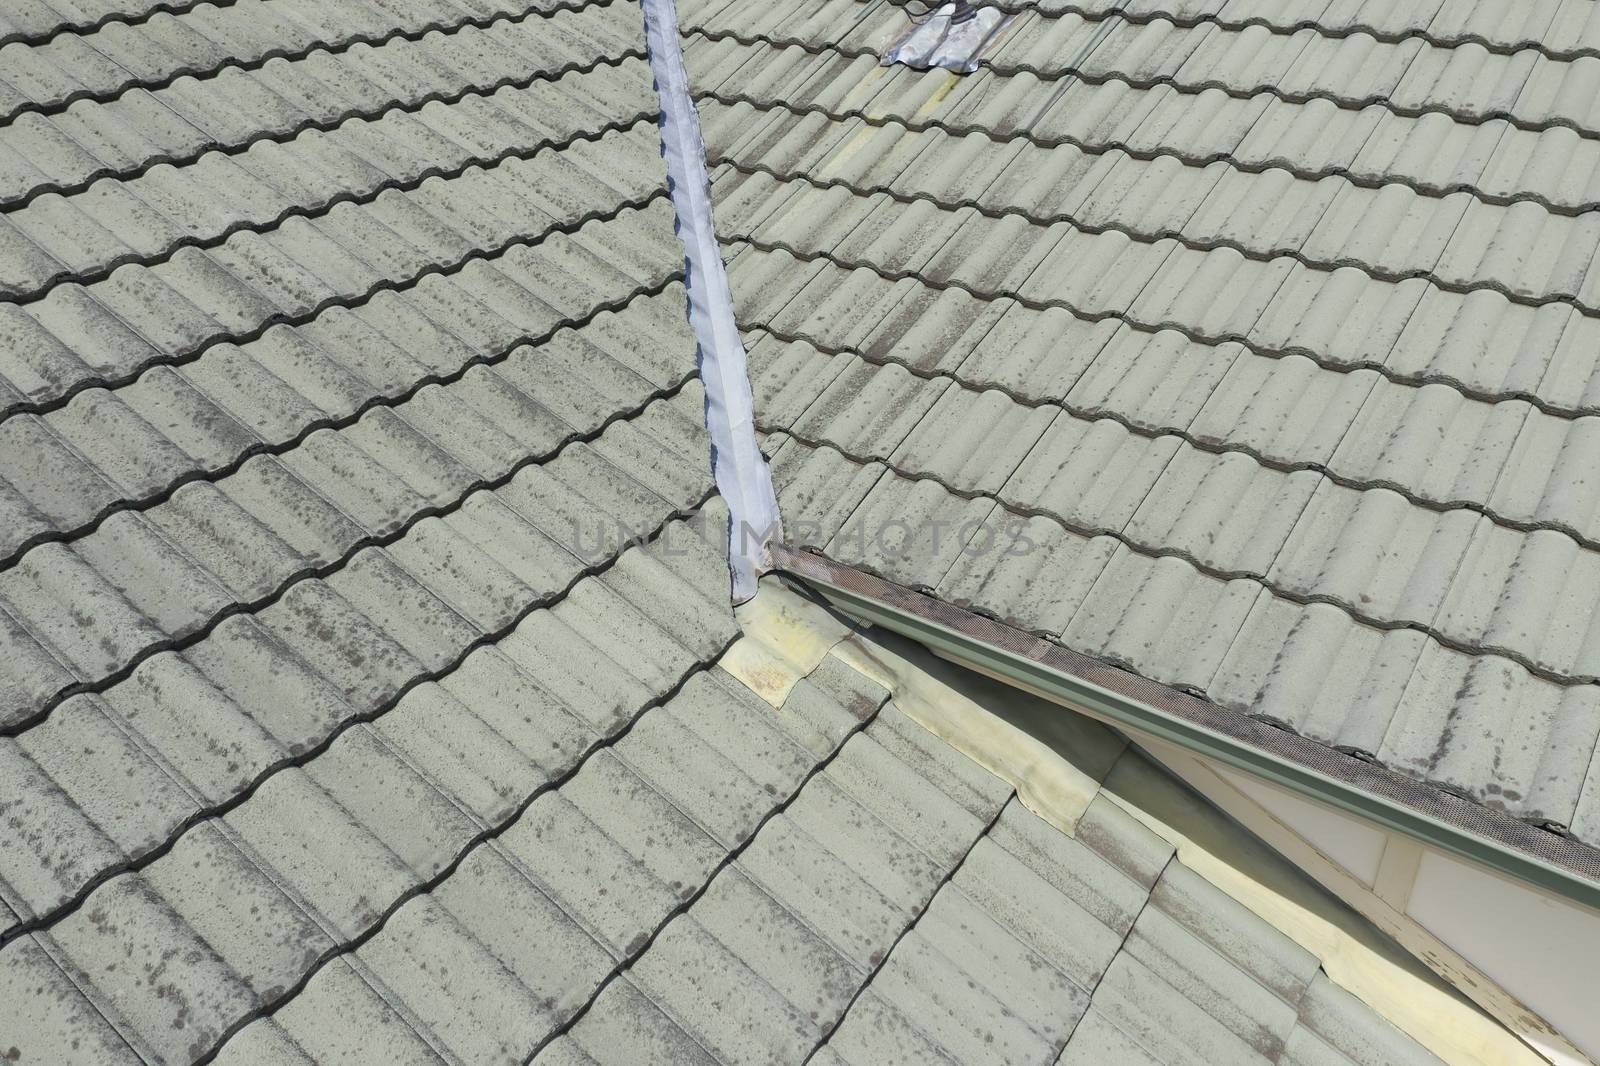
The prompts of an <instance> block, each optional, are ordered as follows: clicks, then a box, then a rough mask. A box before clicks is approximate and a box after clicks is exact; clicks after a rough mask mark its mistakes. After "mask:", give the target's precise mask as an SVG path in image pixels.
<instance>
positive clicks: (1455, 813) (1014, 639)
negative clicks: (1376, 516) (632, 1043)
mask: <svg viewBox="0 0 1600 1066" xmlns="http://www.w3.org/2000/svg"><path fill="white" fill-rule="evenodd" d="M772 554H773V561H774V563H775V565H776V566H777V568H778V569H781V570H785V571H787V572H789V573H791V574H793V575H795V576H796V577H799V578H802V579H806V578H810V579H812V580H815V581H818V582H821V583H823V584H827V585H833V586H835V587H837V588H839V589H842V590H844V591H846V592H849V593H852V594H854V595H856V596H860V597H862V598H864V599H868V600H873V601H876V602H878V603H880V604H882V605H884V606H886V607H889V608H891V609H893V610H895V611H899V612H902V613H905V614H909V615H912V616H914V617H916V618H920V619H922V620H924V621H927V622H930V623H932V624H934V625H937V626H940V627H943V628H945V629H948V630H951V631H953V632H955V633H957V634H960V635H961V636H963V637H965V638H967V639H968V640H971V641H973V642H976V643H978V644H982V645H986V646H988V647H990V648H994V649H997V650H999V651H1002V652H1007V653H1009V654H1011V655H1014V656H1017V657H1019V658H1023V659H1029V660H1032V661H1034V662H1037V663H1039V664H1040V665H1042V666H1044V667H1047V668H1048V669H1050V670H1052V671H1055V672H1057V673H1062V674H1067V675H1069V676H1071V677H1075V678H1077V679H1079V680H1082V681H1086V682H1088V683H1090V684H1092V685H1096V686H1098V687H1099V688H1102V689H1105V690H1107V691H1109V692H1111V693H1114V694H1115V695H1117V696H1120V697H1122V698H1123V699H1125V700H1130V701H1132V702H1135V703H1138V704H1142V705H1144V706H1145V707H1148V708H1151V709H1153V710H1154V711H1156V712H1158V713H1159V714H1161V715H1165V716H1168V717H1170V718H1174V719H1178V720H1180V721H1182V722H1185V723H1188V724H1190V725H1193V726H1199V727H1200V728H1202V729H1205V730H1208V731H1210V732H1212V733H1215V734H1218V735H1220V736H1222V737H1225V738H1227V739H1229V740H1232V741H1234V742H1235V743H1236V744H1238V745H1242V746H1244V747H1248V748H1253V749H1256V750H1257V751H1260V752H1263V753H1265V754H1267V755H1269V756H1271V757H1272V758H1273V759H1274V760H1276V761H1278V762H1281V763H1288V764H1292V765H1294V766H1297V767H1300V768H1303V769H1305V770H1309V771H1311V772H1312V773H1315V774H1318V775H1320V776H1322V777H1326V778H1329V779H1332V780H1334V781H1338V782H1342V783H1343V784H1345V785H1348V786H1350V787H1351V788H1354V789H1356V790H1359V791H1361V792H1364V793H1367V794H1369V795H1373V796H1378V797H1381V798H1382V799H1383V800H1386V801H1388V804H1389V805H1391V806H1395V807H1399V808H1403V809H1405V810H1407V811H1410V812H1413V813H1415V814H1418V815H1421V816H1423V817H1425V818H1428V819H1431V820H1433V821H1436V822H1440V823H1443V824H1444V825H1447V826H1450V827H1452V828H1454V829H1455V830H1457V831H1459V832H1460V833H1463V834H1465V835H1468V836H1471V837H1477V838H1479V839H1482V840H1487V841H1492V842H1494V843H1496V844H1498V845H1499V846H1500V847H1501V848H1503V849H1505V850H1509V851H1513V852H1519V853H1521V854H1522V855H1523V856H1526V857H1529V858H1531V859H1534V860H1536V861H1537V862H1539V863H1542V864H1545V865H1548V866H1553V867H1557V868H1559V869H1560V870H1564V871H1566V872H1567V873H1569V874H1572V875H1576V877H1578V878H1579V879H1582V880H1584V881H1587V882H1589V883H1590V886H1592V888H1593V890H1594V892H1593V894H1592V898H1591V899H1589V900H1586V901H1585V902H1587V903H1588V904H1589V905H1590V906H1594V905H1595V900H1596V899H1600V849H1596V848H1594V847H1591V846H1590V845H1588V844H1585V843H1583V842H1582V841H1579V840H1575V839H1572V838H1569V837H1564V836H1561V835H1559V834H1556V833H1553V832H1550V831H1548V830H1545V829H1542V828H1539V827H1537V826H1534V825H1530V824H1528V823H1527V822H1523V821H1521V820H1519V819H1517V818H1514V817H1512V816H1511V815H1509V814H1505V813H1504V812H1501V811H1496V810H1493V809H1491V808H1489V807H1485V806H1483V805H1482V804H1479V803H1477V802H1475V801H1473V800H1470V799H1466V798H1464V797H1462V796H1457V795H1454V794H1453V793H1449V792H1445V791H1443V790H1441V789H1439V788H1437V787H1435V786H1432V785H1428V784H1425V783H1423V782H1421V781H1417V780H1415V779H1413V778H1410V777H1406V776H1404V775H1401V774H1398V773H1396V772H1395V771H1393V770H1389V769H1387V768H1386V767H1384V766H1382V765H1379V764H1376V763H1371V762H1367V761H1365V760H1363V759H1360V758H1357V757H1356V756H1354V755H1349V754H1346V753H1344V752H1341V751H1337V750H1335V749H1334V748H1331V747H1328V746H1327V745H1325V744H1320V743H1318V742H1316V741H1314V740H1309V739H1307V738H1305V737H1302V736H1299V735H1298V734H1295V733H1291V732H1289V731H1288V730H1284V729H1279V728H1275V727H1273V726H1270V725H1268V724H1266V723H1265V722H1261V721H1258V720H1257V719H1255V718H1252V717H1250V716H1249V715H1247V714H1244V713H1243V712H1240V711H1234V710H1229V709H1228V708H1226V707H1223V706H1221V705H1219V704H1216V703H1213V702H1211V701H1209V700H1205V699H1201V698H1199V697H1197V696H1193V695H1190V694H1189V693H1186V692H1183V691H1180V690H1178V689H1175V688H1172V687H1171V686H1168V685H1163V684H1161V683H1159V682H1156V681H1151V680H1150V679H1148V678H1145V677H1141V676H1139V675H1138V674H1134V673H1131V672H1129V671H1127V670H1123V669H1122V668H1120V667H1115V666H1110V665H1108V664H1106V663H1102V662H1100V661H1099V660H1097V659H1093V658H1091V657H1089V656H1087V655H1083V654H1081V653H1079V652H1075V651H1072V650H1070V649H1068V648H1064V647H1062V646H1060V645H1059V644H1054V643H1052V642H1050V641H1048V640H1044V639H1042V638H1040V637H1036V636H1034V635H1033V634H1031V633H1027V632H1025V631H1023V630H1020V629H1017V628H1016V627H1014V626H1010V625H1006V624H1005V623H1003V622H997V621H994V620H993V619H990V618H985V617H983V616H982V615H978V614H975V613H973V612H971V611H968V610H965V609H963V608H960V607H956V606H953V605H951V604H948V603H945V602H944V601H942V600H938V599H935V598H933V597H931V596H927V595H924V594H922V593H920V592H916V591H913V590H911V589H908V588H905V587H904V586H901V585H896V584H894V583H893V582H890V581H885V580H883V579H882V578H879V577H874V576H872V575H871V574H866V573H863V572H861V571H859V570H856V569H855V568H853V567H849V566H845V565H843V564H841V563H836V562H834V561H833V560H831V559H828V558H826V557H824V556H821V555H816V554H813V553H810V552H799V551H795V550H793V549H791V548H788V547H785V546H781V545H775V546H774V547H773V552H772ZM1452 850H1457V851H1459V849H1452ZM1478 861H1480V862H1481V861H1483V860H1482V859H1481V858H1480V859H1479V860H1478ZM1513 876H1516V875H1515V874H1513ZM1523 879H1524V880H1525V879H1526V878H1523ZM1563 894H1564V895H1568V896H1569V897H1570V896H1572V893H1571V892H1566V893H1563Z"/></svg>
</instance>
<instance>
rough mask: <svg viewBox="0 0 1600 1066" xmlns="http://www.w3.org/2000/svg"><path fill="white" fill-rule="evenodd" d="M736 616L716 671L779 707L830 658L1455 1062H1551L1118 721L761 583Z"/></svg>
mask: <svg viewBox="0 0 1600 1066" xmlns="http://www.w3.org/2000/svg"><path fill="white" fill-rule="evenodd" d="M738 617H739V621H740V624H741V625H742V626H743V627H744V630H745V636H744V637H743V638H742V639H741V640H739V641H738V642H737V643H735V644H734V646H733V647H732V648H730V649H729V651H728V653H727V655H726V656H725V657H724V661H723V665H724V667H725V668H726V669H727V670H728V671H729V672H730V673H732V674H734V676H736V677H738V678H739V679H740V680H741V681H743V682H744V683H745V684H746V685H748V686H749V687H750V688H751V689H752V690H754V691H756V692H757V693H759V694H760V695H761V696H762V698H763V699H765V700H766V701H767V702H768V703H769V704H771V705H772V706H773V707H774V708H780V707H782V705H783V702H784V700H785V699H787V698H788V694H789V692H790V691H791V690H792V689H793V688H794V685H795V684H796V683H797V682H798V681H799V680H800V678H802V677H804V676H806V675H807V674H809V673H811V672H812V671H813V670H815V669H816V668H817V667H818V666H819V665H820V664H821V663H822V661H823V659H824V658H825V657H826V656H828V655H832V656H834V657H835V658H837V659H839V660H840V661H841V662H843V663H844V664H846V665H848V666H850V667H851V668H852V669H855V670H856V671H858V672H860V673H861V674H862V675H864V676H866V677H867V678H869V679H870V680H872V681H875V682H877V683H878V684H879V685H882V686H883V687H884V688H886V689H888V690H889V692H890V694H891V699H892V700H893V702H894V704H895V706H896V707H898V708H899V709H900V710H901V711H902V712H904V713H905V714H906V716H907V717H909V718H911V719H913V720H914V721H916V722H917V723H918V724H920V725H921V726H923V728H925V729H927V730H928V731H929V732H931V733H933V734H934V735H935V736H938V737H940V738H941V739H943V740H944V741H946V742H947V743H949V744H950V745H951V746H952V747H954V748H955V749H956V750H958V751H960V752H962V753H963V754H965V755H966V756H967V757H968V758H971V759H972V760H973V761H974V762H976V763H978V764H979V765H980V766H982V767H984V768H985V769H987V770H988V771H989V772H991V773H993V774H995V775H996V776H998V777H1000V778H1001V779H1002V780H1005V781H1007V782H1009V783H1010V784H1011V785H1012V786H1013V787H1015V788H1016V790H1017V795H1018V798H1019V799H1021V800H1022V802H1023V803H1024V804H1025V805H1026V806H1027V807H1028V809H1029V810H1031V811H1033V812H1034V813H1035V814H1037V815H1039V817H1041V818H1043V819H1044V820H1045V821H1047V822H1049V823H1050V824H1051V825H1053V826H1055V827H1056V828H1057V829H1059V830H1061V831H1062V832H1064V833H1067V834H1068V835H1072V834H1073V833H1074V832H1075V830H1076V828H1077V824H1078V819H1079V818H1081V817H1082V815H1083V812H1084V811H1085V810H1087V809H1088V806H1089V804H1090V802H1092V801H1093V800H1094V798H1095V796H1097V795H1099V794H1102V793H1104V794H1105V796H1106V797H1107V799H1109V800H1110V801H1112V802H1114V803H1116V804H1117V805H1118V806H1120V807H1122V808H1123V809H1125V810H1126V811H1128V812H1129V813H1130V814H1132V815H1133V816H1134V817H1135V818H1138V819H1139V820H1140V821H1141V822H1143V823H1144V824H1145V825H1146V826H1148V827H1149V828H1150V829H1151V830H1153V831H1154V832H1155V833H1156V834H1157V835H1159V836H1161V837H1162V838H1163V839H1165V840H1167V841H1168V842H1169V843H1171V844H1172V845H1173V847H1174V848H1175V849H1176V852H1177V858H1178V860H1179V861H1180V862H1182V863H1183V864H1184V865H1185V866H1188V867H1189V868H1190V869H1192V870H1194V871H1195V872H1196V873H1198V874H1200V875H1201V876H1202V877H1204V878H1205V879H1206V880H1207V881H1209V882H1211V883H1212V884H1214V885H1216V886H1217V887H1218V888H1220V889H1221V890H1222V891H1224V892H1226V893H1227V894H1228V895H1229V896H1231V897H1232V898H1233V899H1235V900H1237V901H1238V902H1239V903H1241V904H1243V905H1244V906H1245V907H1247V908H1249V909H1250V910H1251V911H1252V912H1253V913H1255V914H1256V915H1258V916H1259V917H1261V918H1262V919H1263V920H1264V921H1266V922H1267V923H1268V924H1270V925H1272V926H1273V927H1274V928H1276V929H1278V930H1279V931H1280V932H1282V933H1284V934H1285V935H1287V936H1288V937H1289V938H1290V939H1292V940H1293V941H1295V943H1297V944H1299V945H1300V946H1301V947H1303V948H1305V949H1306V950H1307V951H1309V952H1311V954H1312V955H1314V956H1315V957H1316V958H1317V959H1318V960H1319V961H1320V962H1321V964H1322V968H1323V970H1324V972H1325V973H1326V974H1327V975H1328V977H1329V979H1331V980H1332V981H1333V982H1334V983H1335V984H1337V985H1339V986H1340V987H1341V988H1343V989H1345V990H1346V991H1348V992H1350V993H1351V994H1352V995H1354V996H1356V997H1357V998H1358V999H1360V1000H1361V1001H1362V1002H1364V1003H1366V1004H1367V1005H1368V1006H1369V1007H1371V1008H1372V1009H1373V1010H1375V1011H1377V1012H1378V1013H1379V1014H1381V1015H1382V1016H1383V1017H1385V1018H1387V1019H1388V1020H1389V1021H1390V1022H1391V1023H1393V1024H1394V1025H1395V1026H1396V1027H1397V1028H1398V1029H1400V1030H1401V1031H1402V1032H1404V1033H1406V1034H1408V1035H1409V1036H1411V1038H1412V1039H1414V1040H1416V1041H1417V1042H1418V1043H1419V1044H1421V1045H1422V1046H1423V1047H1425V1048H1427V1049H1428V1050H1429V1051H1431V1052H1433V1053H1434V1054H1435V1055H1437V1056H1438V1057H1439V1058H1441V1059H1443V1060H1444V1061H1445V1062H1447V1063H1450V1064H1451V1066H1522V1064H1528V1066H1538V1064H1541V1063H1544V1062H1546V1061H1547V1060H1545V1059H1544V1058H1543V1057H1542V1056H1540V1055H1538V1054H1536V1053H1535V1052H1534V1051H1533V1050H1532V1049H1531V1048H1529V1047H1528V1045H1527V1044H1525V1043H1524V1042H1523V1041H1522V1040H1521V1039H1519V1038H1518V1037H1517V1036H1516V1035H1515V1034H1513V1033H1511V1032H1510V1031H1509V1030H1507V1029H1506V1028H1505V1027H1504V1026H1502V1025H1501V1024H1500V1023H1499V1022H1497V1021H1496V1020H1494V1019H1493V1018H1492V1017H1490V1016H1489V1015H1488V1014H1486V1013H1485V1012H1483V1011H1482V1010H1481V1009H1480V1008H1479V1007H1478V1006H1477V1005H1476V1004H1474V1003H1472V1002H1471V1001H1470V1000H1468V999H1467V998H1466V997H1465V996H1464V995H1463V994H1462V993H1460V992H1459V991H1457V990H1455V989H1453V988H1451V987H1450V986H1449V985H1448V984H1446V983H1445V982H1444V981H1443V980H1442V979H1441V978H1439V977H1438V976H1437V975H1436V974H1434V973H1433V971H1431V970H1429V969H1428V968H1427V967H1426V966H1424V965H1423V964H1422V963H1421V962H1420V961H1419V960H1417V959H1416V958H1415V957H1413V956H1412V955H1411V954H1409V953H1408V952H1407V951H1406V950H1405V949H1404V948H1403V947H1402V946H1401V945H1400V944H1398V943H1396V942H1395V941H1394V940H1393V939H1392V938H1391V937H1390V936H1389V935H1388V934H1386V933H1384V932H1382V931H1380V930H1379V929H1378V928H1377V927H1376V926H1373V925H1371V924H1370V923H1369V922H1367V920H1366V919H1364V918H1362V917H1361V916H1360V915H1359V914H1357V913H1356V912H1355V911H1353V910H1351V909H1350V908H1349V907H1348V906H1346V905H1345V904H1344V903H1342V902H1340V901H1339V900H1338V899H1337V898H1335V897H1334V896H1333V895H1332V894H1331V893H1329V892H1328V891H1326V890H1325V889H1323V888H1322V887H1321V886H1319V885H1317V884H1316V883H1315V882H1313V881H1312V880H1311V879H1310V877H1309V876H1307V875H1306V874H1304V873H1302V872H1301V871H1300V870H1299V869H1297V868H1296V867H1295V866H1294V865H1293V864H1292V863H1290V862H1289V861H1288V860H1287V859H1284V858H1283V857H1282V856H1280V855H1278V854H1277V853H1276V852H1274V851H1273V850H1272V849H1271V848H1270V847H1269V846H1268V845H1266V844H1265V843H1263V842H1262V841H1260V840H1259V839H1257V838H1256V837H1255V835H1254V834H1252V833H1250V832H1249V831H1248V830H1247V829H1245V828H1244V827H1242V826H1240V825H1239V824H1238V823H1236V822H1235V821H1233V820H1232V819H1231V818H1229V817H1228V816H1227V815H1226V814H1224V813H1222V812H1221V811H1220V810H1218V809H1216V808H1215V807H1213V806H1212V805H1211V804H1210V803H1209V802H1207V801H1206V800H1204V799H1203V798H1201V797H1199V796H1197V795H1196V794H1195V793H1193V792H1191V791H1190V790H1189V789H1188V788H1187V786H1185V785H1183V784H1182V783H1181V782H1180V781H1178V779H1177V778H1175V777H1174V776H1173V775H1172V773H1171V772H1170V771H1167V770H1165V769H1162V768H1160V766H1159V765H1158V764H1155V763H1152V762H1151V761H1150V760H1148V759H1147V758H1146V757H1145V756H1144V755H1143V753H1141V752H1140V751H1138V749H1136V748H1133V747H1132V746H1131V745H1129V744H1128V742H1127V741H1126V740H1125V739H1124V738H1123V737H1122V736H1121V735H1119V734H1118V733H1116V732H1114V731H1113V730H1111V729H1109V728H1107V727H1105V726H1103V725H1100V724H1099V723H1097V722H1095V721H1093V720H1092V719H1090V718H1088V717H1085V716H1083V715H1080V714H1077V713H1076V712H1073V711H1071V710H1069V709H1067V708H1064V707H1062V706H1061V705H1060V704H1059V703H1056V702H1054V701H1052V700H1048V699H1045V698H1044V697H1042V696H1038V695H1034V694H1032V693H1029V692H1025V691H1023V690H1021V689H1019V688H1017V687H1016V686H1014V685H1011V684H1008V683H1006V682H1004V681H1001V680H997V679H993V678H991V677H988V676H986V675H984V674H981V673H979V672H977V671H974V670H971V669H968V668H966V667H964V666H961V665H958V664H956V663H952V662H948V661H946V660H944V659H941V658H939V657H937V656H935V655H934V654H933V653H931V652H930V651H928V650H927V649H926V648H924V647H923V646H922V645H920V644H917V643H915V642H913V641H910V640H908V639H905V638H903V637H900V636H897V635H895V634H893V633H889V632H887V631H886V630H882V629H877V628H872V629H868V630H855V629H853V628H852V626H851V624H849V623H847V622H845V621H843V620H841V617H840V616H839V615H838V614H836V613H835V612H833V611H830V610H828V609H826V608H824V607H822V606H820V605H818V604H816V603H815V602H813V601H811V600H809V599H807V598H805V597H803V596H801V595H798V594H797V593H795V592H794V591H793V590H792V589H790V588H788V587H787V586H786V585H784V584H783V583H782V582H780V581H778V580H777V579H774V578H771V577H768V578H765V579H763V581H762V583H761V592H760V594H759V595H757V596H756V597H755V599H753V600H751V601H750V602H749V603H747V604H745V605H743V606H741V607H740V608H739V610H738Z"/></svg>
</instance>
